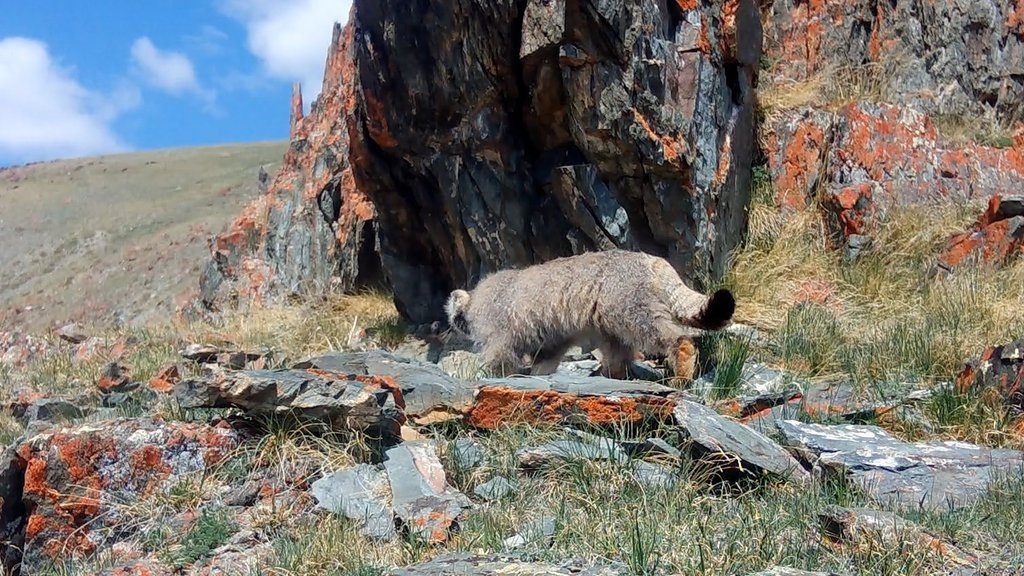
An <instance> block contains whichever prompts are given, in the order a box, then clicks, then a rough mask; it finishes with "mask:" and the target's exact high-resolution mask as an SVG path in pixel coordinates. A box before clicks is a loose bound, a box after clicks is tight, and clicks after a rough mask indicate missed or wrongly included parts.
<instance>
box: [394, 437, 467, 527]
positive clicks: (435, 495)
mask: <svg viewBox="0 0 1024 576" xmlns="http://www.w3.org/2000/svg"><path fill="white" fill-rule="evenodd" d="M385 458H386V459H385V460H384V468H385V470H386V471H387V477H388V481H389V484H390V486H391V495H392V506H393V507H394V510H395V515H396V516H397V517H398V518H399V519H400V520H401V521H402V523H403V525H404V526H405V528H406V529H407V530H408V531H409V533H410V534H411V535H414V536H415V537H417V538H420V539H423V540H425V541H426V542H430V543H437V542H444V541H445V540H447V539H448V534H449V531H450V530H452V529H453V528H456V527H457V525H458V520H459V517H460V516H461V515H462V513H463V512H464V510H465V509H467V508H470V507H471V506H472V502H470V500H469V498H467V497H466V496H465V495H464V494H462V493H461V492H459V491H458V490H456V489H454V488H452V487H451V486H450V485H448V481H447V477H446V476H445V473H444V467H442V466H441V460H440V459H439V458H438V457H437V451H436V447H435V446H434V443H433V442H429V441H422V442H406V443H403V444H399V445H398V446H394V447H392V448H389V449H388V450H387V452H386V453H385Z"/></svg>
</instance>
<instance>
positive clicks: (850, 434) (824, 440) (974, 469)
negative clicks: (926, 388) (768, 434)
mask: <svg viewBox="0 0 1024 576" xmlns="http://www.w3.org/2000/svg"><path fill="white" fill-rule="evenodd" d="M776 426H777V428H778V429H779V432H780V433H781V434H782V436H783V438H784V439H785V442H786V443H787V444H788V445H790V446H794V447H797V448H799V449H800V450H802V451H804V452H805V453H807V454H809V455H810V456H812V457H813V458H816V460H815V462H814V465H815V466H816V467H817V468H818V469H820V470H821V471H822V472H824V473H830V472H831V473H840V474H845V475H847V476H848V477H849V478H851V479H852V480H853V481H854V482H855V483H856V484H857V485H858V486H860V487H861V488H863V489H864V490H865V491H866V492H867V493H868V494H869V495H871V497H872V498H874V499H875V500H876V501H878V502H880V503H889V502H892V503H895V504H898V505H903V506H909V507H917V506H919V505H920V506H923V507H925V508H930V509H933V510H946V509H949V508H954V509H955V508H960V507H963V506H968V505H970V504H972V503H974V502H975V501H976V500H977V499H978V498H979V497H980V496H982V495H983V494H984V493H985V491H986V490H987V487H988V484H989V483H990V481H991V480H992V479H993V477H994V475H995V474H997V473H1010V474H1019V473H1020V472H1021V470H1022V467H1024V454H1022V453H1021V452H1020V451H1017V450H1008V449H999V448H986V447H981V446H976V445H974V444H968V443H965V442H954V441H945V442H913V443H910V442H903V441H902V440H899V439H898V438H896V437H894V436H892V435H891V434H889V433H888V432H886V431H885V430H883V429H881V428H879V427H878V426H862V425H854V424H843V425H836V426H826V425H822V424H805V423H802V422H798V421H796V420H782V421H779V422H777V423H776Z"/></svg>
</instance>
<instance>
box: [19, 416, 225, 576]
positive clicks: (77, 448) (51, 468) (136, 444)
mask: <svg viewBox="0 0 1024 576" xmlns="http://www.w3.org/2000/svg"><path fill="white" fill-rule="evenodd" d="M237 444H238V437H237V435H236V434H235V433H234V432H233V431H232V430H231V429H230V428H229V427H227V426H226V425H219V426H209V425H206V424H191V423H189V424H183V423H177V422H160V421H157V420H115V421H109V422H105V423H101V424H90V425H81V426H76V427H72V428H61V429H56V430H54V431H52V432H49V433H44V434H41V435H39V436H36V437H35V438H32V439H30V440H28V441H26V442H25V443H23V444H21V445H20V446H19V447H18V450H17V452H18V457H19V458H20V460H21V462H22V463H23V466H24V485H23V503H24V505H25V511H26V515H27V516H26V517H27V521H26V530H25V550H24V558H23V562H24V564H23V568H22V569H23V571H26V570H27V571H32V570H35V569H37V568H38V567H39V566H40V565H41V563H43V562H44V561H45V560H47V559H49V560H54V559H57V558H61V559H65V560H67V559H71V558H76V557H81V556H82V555H85V554H90V553H92V552H94V551H95V550H97V549H98V548H99V547H101V546H105V545H107V544H109V543H110V541H116V540H118V539H120V538H123V537H124V534H122V533H121V532H123V531H124V530H130V529H131V526H130V525H125V526H121V525H120V522H121V521H122V520H123V517H122V512H121V506H122V505H123V504H124V503H126V502H136V501H138V500H139V499H140V498H143V497H145V496H147V495H149V494H152V493H154V492H155V491H158V490H163V489H165V488H166V487H168V486H169V485H171V484H173V483H174V482H175V481H177V480H178V479H180V478H183V477H185V476H188V475H193V474H200V473H202V472H203V471H204V470H205V469H206V468H207V467H209V466H211V465H214V464H216V463H218V462H220V461H221V460H222V459H223V458H224V457H225V456H226V455H227V454H228V453H229V452H230V451H231V450H233V449H234V448H235V447H236V446H237ZM23 573H24V572H23Z"/></svg>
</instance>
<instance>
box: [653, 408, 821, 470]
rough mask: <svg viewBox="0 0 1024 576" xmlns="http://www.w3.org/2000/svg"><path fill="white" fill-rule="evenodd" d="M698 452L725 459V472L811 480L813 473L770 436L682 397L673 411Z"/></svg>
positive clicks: (717, 459) (715, 458)
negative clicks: (764, 474) (775, 475)
mask: <svg viewBox="0 0 1024 576" xmlns="http://www.w3.org/2000/svg"><path fill="white" fill-rule="evenodd" d="M673 416H674V417H675V421H676V424H677V425H678V426H680V428H681V429H682V431H683V436H684V437H685V439H687V440H689V441H691V442H692V444H693V448H694V450H693V451H694V452H695V456H697V457H698V458H713V459H714V460H716V461H719V462H721V467H722V468H723V472H755V473H756V472H771V473H773V474H777V475H779V476H782V477H784V478H788V479H789V480H791V481H794V482H799V483H807V482H809V481H810V475H809V474H808V472H807V471H806V470H804V469H803V467H802V466H801V465H800V463H799V462H797V460H796V459H795V458H793V456H791V455H790V454H789V452H787V451H786V450H785V449H784V448H782V447H781V446H779V445H778V444H776V443H775V442H773V441H772V440H771V439H769V438H768V437H767V436H765V435H763V434H761V433H760V432H756V431H754V430H753V429H751V428H749V427H748V426H745V425H743V424H741V423H739V422H736V421H734V420H731V419H728V418H726V417H725V416H722V415H720V414H719V413H718V412H715V411H714V410H713V409H711V408H709V407H707V406H704V405H702V404H698V403H696V402H690V401H689V400H679V401H678V403H677V404H676V408H675V410H674V412H673Z"/></svg>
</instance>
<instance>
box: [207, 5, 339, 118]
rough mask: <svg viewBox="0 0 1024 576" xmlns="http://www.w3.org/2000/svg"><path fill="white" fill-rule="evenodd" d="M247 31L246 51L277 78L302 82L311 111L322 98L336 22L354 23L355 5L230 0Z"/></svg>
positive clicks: (229, 7)
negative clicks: (316, 99)
mask: <svg viewBox="0 0 1024 576" xmlns="http://www.w3.org/2000/svg"><path fill="white" fill-rule="evenodd" d="M222 6H223V9H224V11H225V12H226V13H227V14H228V15H229V16H231V17H232V18H235V19H236V20H238V21H240V22H242V24H243V25H244V26H245V28H246V33H247V41H246V45H247V47H248V48H249V51H250V52H252V54H253V55H254V56H256V57H257V58H258V59H259V60H260V62H261V63H262V66H263V70H264V72H265V73H266V74H267V75H268V76H270V77H271V78H276V79H279V80H285V81H288V82H294V81H296V80H297V81H299V82H302V92H303V99H304V100H305V102H306V105H307V107H308V106H309V103H310V102H312V100H313V98H314V97H316V95H318V94H319V93H320V88H321V86H322V84H323V77H324V64H325V62H326V61H327V49H328V47H329V46H330V44H331V31H332V29H333V28H334V23H335V22H340V23H341V24H345V23H346V22H347V21H348V13H349V9H350V8H351V6H352V2H351V0H224V3H223V4H222Z"/></svg>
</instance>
